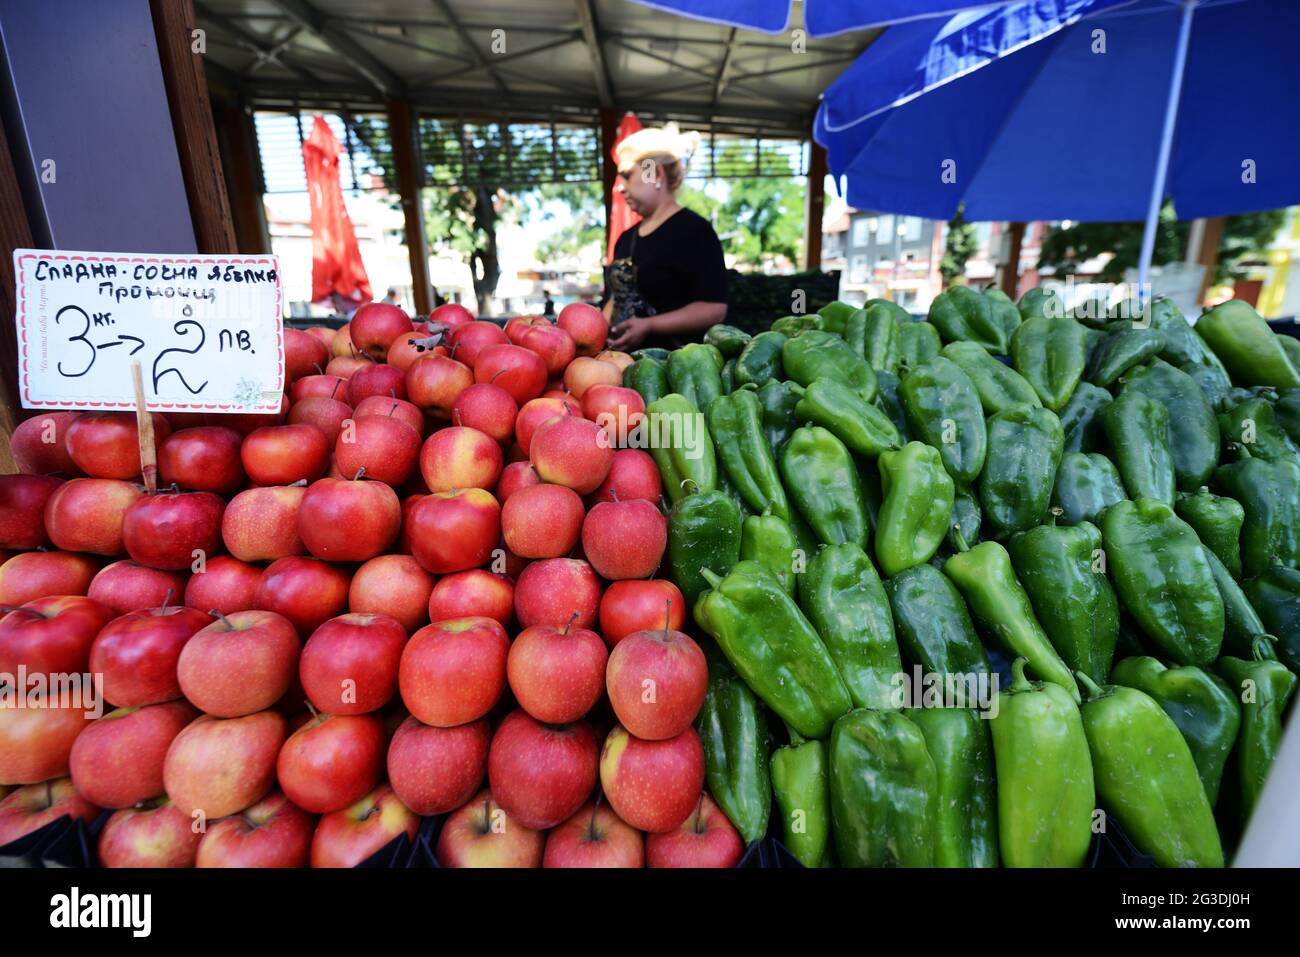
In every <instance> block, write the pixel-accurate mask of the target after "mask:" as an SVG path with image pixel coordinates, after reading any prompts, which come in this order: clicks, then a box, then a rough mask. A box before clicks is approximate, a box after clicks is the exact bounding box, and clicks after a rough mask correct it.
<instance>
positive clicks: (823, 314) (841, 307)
mask: <svg viewBox="0 0 1300 957" xmlns="http://www.w3.org/2000/svg"><path fill="white" fill-rule="evenodd" d="M857 311H858V307H857V306H854V305H852V304H850V303H847V302H839V301H836V302H828V303H826V305H824V306H822V307H821V308H820V309H818V310H817V315H818V317H820V319H821V321H822V325H821V328H823V329H825V330H826V331H827V332H834V333H837V334H840V335H842V334H843V333H844V325H845V323H847V322H848V319H849V316H851V315H853V314H854V313H855V312H857Z"/></svg>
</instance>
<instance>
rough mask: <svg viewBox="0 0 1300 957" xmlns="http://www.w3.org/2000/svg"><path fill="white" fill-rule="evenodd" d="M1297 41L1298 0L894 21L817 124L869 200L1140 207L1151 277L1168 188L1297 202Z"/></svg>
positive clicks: (920, 206)
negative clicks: (1144, 224)
mask: <svg viewBox="0 0 1300 957" xmlns="http://www.w3.org/2000/svg"><path fill="white" fill-rule="evenodd" d="M935 5H936V6H938V5H939V4H937V3H936V4H935ZM952 5H955V4H952ZM880 6H881V7H882V8H884V7H893V6H895V4H894V3H881V4H880ZM1297 51H1300V5H1298V4H1296V3H1295V0H1039V2H1034V3H1028V2H1024V3H1016V4H1010V5H1002V6H999V7H996V8H994V9H987V8H986V9H982V10H968V11H965V12H961V13H957V14H955V15H953V16H951V17H949V18H947V19H932V20H924V21H914V22H909V23H905V24H901V25H899V26H896V27H893V28H891V29H889V30H887V31H886V32H885V33H884V34H883V35H882V36H881V37H880V39H878V40H877V41H876V42H875V43H873V44H872V46H871V47H869V48H868V49H867V50H866V52H864V53H863V54H862V56H861V57H859V58H858V60H857V61H855V62H854V63H853V64H852V65H851V66H850V67H849V68H848V69H847V70H846V71H845V72H844V73H843V74H842V75H841V76H840V77H839V79H837V80H836V81H835V83H834V84H832V85H831V87H830V89H828V90H827V91H826V93H825V94H824V96H823V99H822V104H821V107H820V108H819V110H818V112H817V119H816V124H815V127H814V137H815V138H816V140H817V142H819V143H821V144H822V145H823V146H825V147H826V149H827V155H828V159H829V164H830V168H831V171H832V173H834V174H835V175H837V176H839V175H845V176H847V179H848V197H847V198H848V201H849V202H850V203H852V204H853V205H855V206H859V207H862V208H868V209H879V210H882V211H889V212H896V213H905V214H909V215H916V216H925V217H929V218H934V219H948V218H950V217H951V216H952V214H953V213H954V212H955V211H956V209H957V207H958V205H959V204H960V203H962V202H965V204H966V209H965V215H966V217H967V218H968V219H971V220H987V219H1000V220H1016V221H1023V220H1032V219H1060V218H1066V217H1068V218H1071V219H1079V220H1110V221H1123V220H1141V219H1145V220H1146V232H1145V234H1144V237H1143V246H1142V257H1141V264H1140V267H1139V282H1141V283H1143V284H1144V285H1145V283H1146V279H1147V270H1148V268H1149V265H1150V261H1151V253H1152V250H1153V248H1154V245H1155V230H1156V223H1157V218H1158V214H1159V210H1160V204H1161V202H1162V200H1163V199H1164V197H1165V196H1169V197H1171V198H1172V199H1173V202H1174V207H1175V209H1176V210H1177V212H1178V215H1179V216H1180V217H1183V218H1194V217H1203V216H1222V215H1228V214H1231V213H1243V212H1251V211H1255V210H1264V209H1276V208H1279V207H1282V206H1288V205H1292V204H1295V203H1297V202H1300V70H1297V68H1296V66H1295V64H1294V62H1293V61H1294V60H1295V57H1296V53H1297Z"/></svg>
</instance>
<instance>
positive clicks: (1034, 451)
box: [979, 404, 1065, 536]
mask: <svg viewBox="0 0 1300 957" xmlns="http://www.w3.org/2000/svg"><path fill="white" fill-rule="evenodd" d="M1064 446H1065V434H1064V433H1063V432H1062V431H1061V423H1060V421H1059V420H1058V419H1057V418H1056V413H1054V412H1052V411H1051V410H1050V409H1044V408H1043V407H1042V406H1039V405H1024V404H1022V405H1013V406H1011V407H1010V408H1007V409H1004V410H1003V411H1001V412H998V413H997V414H996V415H993V416H991V417H990V418H989V421H988V456H987V458H986V459H985V464H984V472H983V474H982V475H980V482H979V490H980V507H981V508H982V509H983V512H984V515H985V516H987V517H988V520H989V521H990V522H991V523H992V525H993V529H994V531H995V532H996V533H997V534H998V535H999V536H1005V535H1010V534H1011V533H1013V532H1023V531H1024V530H1026V529H1029V528H1033V527H1034V526H1035V525H1037V524H1038V523H1039V522H1041V521H1042V520H1043V516H1044V515H1046V514H1047V509H1048V508H1049V507H1050V506H1051V504H1052V488H1053V487H1054V486H1055V484H1056V470H1057V468H1058V467H1059V466H1060V464H1061V451H1062V449H1063V448H1064Z"/></svg>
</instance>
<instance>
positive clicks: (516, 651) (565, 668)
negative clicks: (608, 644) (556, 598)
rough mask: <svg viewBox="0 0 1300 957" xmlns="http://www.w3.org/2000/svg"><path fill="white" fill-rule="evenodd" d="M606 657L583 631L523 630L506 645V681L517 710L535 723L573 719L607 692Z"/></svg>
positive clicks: (595, 640) (598, 642) (598, 639)
mask: <svg viewBox="0 0 1300 957" xmlns="http://www.w3.org/2000/svg"><path fill="white" fill-rule="evenodd" d="M607 657H608V654H607V652H606V651H605V642H604V641H603V640H602V639H601V637H600V635H598V634H596V633H595V632H594V631H590V630H588V629H586V628H572V629H570V628H564V629H559V628H551V627H549V626H547V625H539V626H536V627H533V628H525V629H524V630H523V631H521V632H520V633H519V635H518V636H517V637H516V638H515V640H514V643H513V644H512V645H511V646H510V655H509V657H508V658H507V659H506V678H507V680H508V681H509V682H510V690H511V691H512V692H514V695H515V700H516V701H518V702H519V706H520V707H521V708H523V709H524V711H526V712H528V714H530V715H531V716H532V717H534V718H536V719H537V720H538V721H543V722H546V723H547V724H566V723H568V722H570V721H577V720H578V719H579V718H581V717H582V716H583V715H584V714H586V713H587V712H588V711H590V710H591V709H592V707H594V706H595V704H596V702H597V701H599V700H600V696H601V695H602V694H604V692H605V661H606V658H607Z"/></svg>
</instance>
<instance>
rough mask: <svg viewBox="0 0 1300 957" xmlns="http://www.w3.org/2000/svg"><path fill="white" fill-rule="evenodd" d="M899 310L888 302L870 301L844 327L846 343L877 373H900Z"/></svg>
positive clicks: (850, 317)
mask: <svg viewBox="0 0 1300 957" xmlns="http://www.w3.org/2000/svg"><path fill="white" fill-rule="evenodd" d="M891 306H892V307H893V308H892V309H891V308H890V307H891ZM897 308H898V307H897V306H893V303H886V302H885V301H884V300H880V301H878V302H869V303H867V304H866V306H864V307H863V308H861V309H859V310H858V311H857V312H855V313H853V315H851V316H849V318H848V321H847V322H846V323H845V324H844V341H845V342H847V343H848V344H849V345H850V346H851V347H852V348H853V351H854V352H856V353H857V354H858V355H860V356H862V358H864V359H866V360H867V365H869V366H871V368H872V369H874V370H875V371H876V372H881V371H884V372H893V373H897V372H898V362H899V349H898V323H897V321H896V319H895V315H894V311H893V310H894V309H897Z"/></svg>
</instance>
